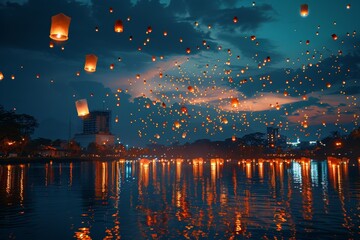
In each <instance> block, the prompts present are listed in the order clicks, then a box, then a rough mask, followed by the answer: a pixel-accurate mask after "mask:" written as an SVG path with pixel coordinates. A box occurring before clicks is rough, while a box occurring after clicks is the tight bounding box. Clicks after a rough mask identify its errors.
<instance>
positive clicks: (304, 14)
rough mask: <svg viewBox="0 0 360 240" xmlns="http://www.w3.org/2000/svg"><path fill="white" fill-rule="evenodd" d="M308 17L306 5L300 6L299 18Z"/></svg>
mask: <svg viewBox="0 0 360 240" xmlns="http://www.w3.org/2000/svg"><path fill="white" fill-rule="evenodd" d="M308 15H309V6H308V5H307V4H302V5H301V6H300V16H302V17H307V16H308Z"/></svg>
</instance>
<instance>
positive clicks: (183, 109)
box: [181, 106, 188, 114]
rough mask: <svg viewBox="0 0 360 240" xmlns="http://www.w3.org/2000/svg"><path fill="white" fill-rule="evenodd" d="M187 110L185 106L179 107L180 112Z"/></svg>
mask: <svg viewBox="0 0 360 240" xmlns="http://www.w3.org/2000/svg"><path fill="white" fill-rule="evenodd" d="M187 111H188V110H187V108H186V107H185V106H182V107H181V112H182V113H184V114H185V113H187Z"/></svg>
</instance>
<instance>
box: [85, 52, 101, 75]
mask: <svg viewBox="0 0 360 240" xmlns="http://www.w3.org/2000/svg"><path fill="white" fill-rule="evenodd" d="M97 60H98V58H97V56H96V55H94V54H88V55H86V57H85V66H84V69H85V71H87V72H95V71H96V64H97Z"/></svg>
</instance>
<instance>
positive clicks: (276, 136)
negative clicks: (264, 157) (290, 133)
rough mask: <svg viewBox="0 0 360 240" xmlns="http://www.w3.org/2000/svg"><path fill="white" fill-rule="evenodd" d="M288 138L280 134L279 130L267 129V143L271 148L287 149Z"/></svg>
mask: <svg viewBox="0 0 360 240" xmlns="http://www.w3.org/2000/svg"><path fill="white" fill-rule="evenodd" d="M286 140H287V137H286V136H284V135H281V134H280V133H279V128H275V127H268V128H267V141H268V147H269V148H277V147H280V148H286V147H287V144H286Z"/></svg>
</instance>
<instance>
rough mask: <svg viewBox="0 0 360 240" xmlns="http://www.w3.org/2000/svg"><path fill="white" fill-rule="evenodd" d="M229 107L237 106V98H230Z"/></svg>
mask: <svg viewBox="0 0 360 240" xmlns="http://www.w3.org/2000/svg"><path fill="white" fill-rule="evenodd" d="M231 106H232V107H234V108H236V107H238V106H239V100H238V99H237V98H232V99H231Z"/></svg>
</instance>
